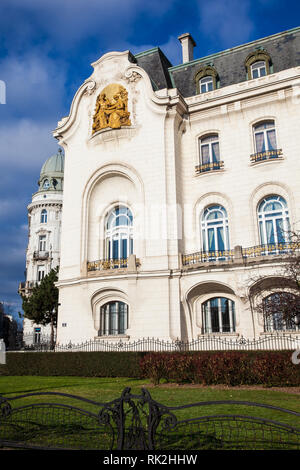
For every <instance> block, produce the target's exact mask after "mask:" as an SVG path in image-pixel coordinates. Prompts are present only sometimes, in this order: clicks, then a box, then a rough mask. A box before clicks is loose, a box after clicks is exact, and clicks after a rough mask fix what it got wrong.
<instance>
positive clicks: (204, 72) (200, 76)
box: [194, 65, 219, 95]
mask: <svg viewBox="0 0 300 470" xmlns="http://www.w3.org/2000/svg"><path fill="white" fill-rule="evenodd" d="M209 78H210V79H211V80H208V79H209ZM205 79H207V80H205ZM194 80H195V83H196V92H197V95H199V94H203V93H207V92H208V91H213V90H216V89H217V88H218V82H219V76H218V72H217V71H216V69H215V68H214V67H213V66H212V65H206V66H204V67H201V68H200V69H199V70H198V71H197V72H196V74H195V77H194ZM209 84H212V87H211V88H212V89H209V88H210V87H209ZM201 85H205V86H204V87H205V90H203V91H201V88H202V86H201Z"/></svg>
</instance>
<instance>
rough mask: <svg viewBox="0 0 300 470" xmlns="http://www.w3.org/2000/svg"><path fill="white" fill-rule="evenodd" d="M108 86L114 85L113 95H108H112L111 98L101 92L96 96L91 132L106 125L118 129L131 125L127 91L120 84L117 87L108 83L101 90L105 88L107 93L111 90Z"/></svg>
mask: <svg viewBox="0 0 300 470" xmlns="http://www.w3.org/2000/svg"><path fill="white" fill-rule="evenodd" d="M110 87H114V88H113V90H114V92H115V93H114V94H113V95H112V94H111V95H110V96H112V99H111V100H109V99H108V98H107V94H106V93H103V92H102V93H100V95H99V96H98V98H97V101H96V107H95V113H94V118H93V133H94V132H97V131H99V130H101V129H105V128H107V127H110V128H112V129H119V128H120V127H121V126H131V121H130V119H129V116H130V113H129V112H128V93H127V91H126V90H125V88H124V87H122V86H121V85H120V86H119V89H118V86H117V85H108V86H107V87H106V88H105V89H104V90H103V91H106V90H107V93H108V95H109V91H110V90H111V88H110ZM111 91H112V90H111ZM116 91H117V92H116Z"/></svg>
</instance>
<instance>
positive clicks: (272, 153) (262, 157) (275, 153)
mask: <svg viewBox="0 0 300 470" xmlns="http://www.w3.org/2000/svg"><path fill="white" fill-rule="evenodd" d="M281 155H282V149H275V150H267V151H265V152H257V153H253V154H252V155H250V161H251V163H259V162H265V161H266V160H274V159H276V158H280V157H281Z"/></svg>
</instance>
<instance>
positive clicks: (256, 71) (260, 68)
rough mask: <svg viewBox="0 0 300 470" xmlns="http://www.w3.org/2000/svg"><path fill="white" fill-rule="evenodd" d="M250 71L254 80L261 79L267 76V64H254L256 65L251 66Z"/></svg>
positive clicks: (260, 62)
mask: <svg viewBox="0 0 300 470" xmlns="http://www.w3.org/2000/svg"><path fill="white" fill-rule="evenodd" d="M250 69H251V77H252V78H259V77H264V76H265V75H267V67H266V62H265V61H264V60H259V61H257V62H254V64H252V65H251V67H250Z"/></svg>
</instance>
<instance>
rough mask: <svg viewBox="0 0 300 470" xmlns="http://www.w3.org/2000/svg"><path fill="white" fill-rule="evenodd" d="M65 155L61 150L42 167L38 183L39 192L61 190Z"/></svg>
mask: <svg viewBox="0 0 300 470" xmlns="http://www.w3.org/2000/svg"><path fill="white" fill-rule="evenodd" d="M64 163H65V155H64V153H63V151H62V150H61V149H59V150H58V152H57V153H56V154H54V155H52V156H51V157H49V158H48V159H47V160H46V161H45V163H44V164H43V166H42V169H41V173H40V178H39V181H38V185H39V191H47V190H52V191H53V190H55V191H57V190H60V191H62V188H63V184H62V183H63V178H64Z"/></svg>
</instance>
